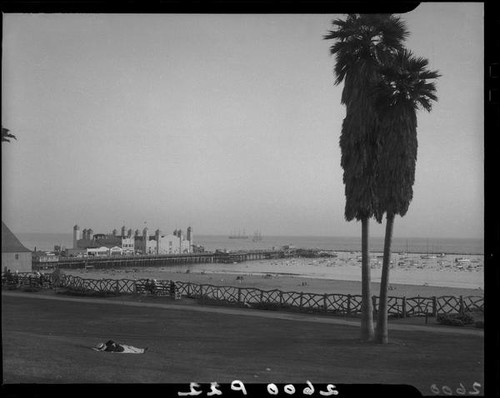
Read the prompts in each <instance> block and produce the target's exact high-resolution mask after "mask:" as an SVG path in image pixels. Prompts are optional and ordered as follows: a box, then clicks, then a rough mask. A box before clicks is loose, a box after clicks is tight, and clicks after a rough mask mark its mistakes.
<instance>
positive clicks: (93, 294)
mask: <svg viewBox="0 0 500 398" xmlns="http://www.w3.org/2000/svg"><path fill="white" fill-rule="evenodd" d="M57 294H64V295H68V296H84V297H115V296H119V295H120V294H117V293H115V292H112V291H108V292H95V291H93V290H71V289H68V290H60V291H58V292H57Z"/></svg>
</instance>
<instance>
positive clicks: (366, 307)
mask: <svg viewBox="0 0 500 398" xmlns="http://www.w3.org/2000/svg"><path fill="white" fill-rule="evenodd" d="M368 223H369V220H368V218H363V219H362V220H361V296H362V302H361V339H362V340H365V341H372V340H373V339H374V330H373V304H372V297H371V289H370V285H371V279H370V258H369V246H368V235H369V224H368Z"/></svg>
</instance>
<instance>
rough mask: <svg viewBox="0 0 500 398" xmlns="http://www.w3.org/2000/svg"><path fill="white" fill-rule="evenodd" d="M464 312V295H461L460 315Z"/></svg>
mask: <svg viewBox="0 0 500 398" xmlns="http://www.w3.org/2000/svg"><path fill="white" fill-rule="evenodd" d="M463 313H464V296H460V315H462V314H463Z"/></svg>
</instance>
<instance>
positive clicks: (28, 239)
mask: <svg viewBox="0 0 500 398" xmlns="http://www.w3.org/2000/svg"><path fill="white" fill-rule="evenodd" d="M16 236H17V237H18V238H19V240H20V241H21V242H22V243H23V244H24V245H25V246H26V247H27V248H28V249H30V250H35V248H36V249H37V250H53V249H54V245H59V246H63V247H67V248H71V247H72V246H73V236H72V234H71V233H69V234H67V233H66V234H56V233H17V234H16ZM194 243H195V244H197V245H202V246H204V247H205V250H209V251H213V250H217V249H226V250H255V249H272V248H273V247H280V246H283V245H293V246H295V247H296V248H301V249H322V250H339V251H360V250H361V237H321V236H263V237H262V240H261V241H257V242H253V241H252V237H249V238H248V239H229V238H228V237H227V236H216V235H194ZM383 247H384V238H383V237H371V238H370V251H371V252H382V251H383ZM392 250H393V252H408V253H447V254H484V240H483V239H444V238H429V239H427V238H408V239H407V238H397V237H395V238H394V239H393V242H392Z"/></svg>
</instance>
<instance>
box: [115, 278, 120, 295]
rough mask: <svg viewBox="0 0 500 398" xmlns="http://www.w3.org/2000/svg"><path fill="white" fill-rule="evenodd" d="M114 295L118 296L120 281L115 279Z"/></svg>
mask: <svg viewBox="0 0 500 398" xmlns="http://www.w3.org/2000/svg"><path fill="white" fill-rule="evenodd" d="M115 293H116V294H120V281H119V280H118V279H117V280H116V283H115Z"/></svg>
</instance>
